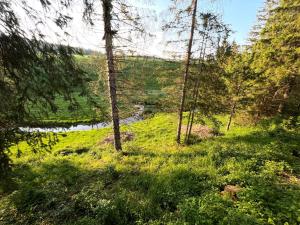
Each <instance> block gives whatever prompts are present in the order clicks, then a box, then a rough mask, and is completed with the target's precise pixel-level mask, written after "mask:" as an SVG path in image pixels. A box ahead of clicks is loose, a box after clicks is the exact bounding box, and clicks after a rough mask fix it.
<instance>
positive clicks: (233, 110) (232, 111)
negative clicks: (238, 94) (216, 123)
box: [226, 102, 236, 131]
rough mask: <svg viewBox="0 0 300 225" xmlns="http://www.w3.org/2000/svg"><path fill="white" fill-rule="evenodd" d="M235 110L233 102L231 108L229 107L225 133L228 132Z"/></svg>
mask: <svg viewBox="0 0 300 225" xmlns="http://www.w3.org/2000/svg"><path fill="white" fill-rule="evenodd" d="M235 108H236V102H234V103H233V105H232V107H231V111H230V117H229V120H228V124H227V129H226V130H227V131H229V129H230V125H231V121H232V117H233V116H234V113H235Z"/></svg>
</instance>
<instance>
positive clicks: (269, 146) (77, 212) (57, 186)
mask: <svg viewBox="0 0 300 225" xmlns="http://www.w3.org/2000/svg"><path fill="white" fill-rule="evenodd" d="M219 119H220V120H221V121H222V122H223V125H222V126H221V129H220V133H219V135H218V136H215V137H211V138H208V139H205V140H200V139H195V140H194V143H193V145H186V146H183V145H177V144H175V141H174V140H175V132H176V115H175V114H164V113H160V114H157V115H155V116H154V117H152V118H149V119H146V120H144V121H141V122H137V123H134V124H131V125H129V126H123V127H122V131H123V132H125V131H126V132H130V133H132V134H133V140H131V141H127V142H124V143H123V148H124V151H123V152H122V153H118V152H116V151H115V150H114V149H113V146H112V145H111V144H107V143H105V142H104V139H105V138H106V137H107V136H109V135H110V134H111V130H110V129H109V128H105V129H101V130H91V131H85V132H69V133H60V134H59V143H58V144H56V145H55V146H54V147H53V148H52V149H51V150H49V151H45V150H44V151H41V152H37V153H35V154H34V153H32V152H31V151H30V149H29V148H28V146H27V144H26V143H21V144H20V145H19V146H18V148H20V149H22V152H23V153H22V155H21V157H20V158H18V157H16V156H15V155H14V156H13V162H14V168H13V173H12V177H11V179H10V180H8V181H7V184H6V185H2V186H1V188H2V189H1V192H0V196H1V197H0V224H3V225H11V224H20V225H21V224H22V225H26V224H44V225H46V224H47V225H50V224H51V225H52V224H53V225H54V224H55V225H57V224H63V225H71V224H72V225H73V224H75V225H93V224H95V225H96V224H97V225H98V224H111V225H116V224H152V225H154V224H155V225H158V224H203V225H212V224H230V225H234V224H236V225H240V224H243V225H250V224H251V225H252V224H274V225H275V224H284V225H296V224H299V223H300V177H299V174H300V157H299V156H300V152H299V149H300V141H299V140H300V132H299V130H297V129H287V127H286V126H282V125H278V124H276V123H274V121H265V122H264V123H261V124H258V125H257V126H253V125H251V126H250V125H249V126H240V125H239V124H237V123H234V125H233V127H232V129H231V130H230V131H229V132H225V124H226V123H225V121H226V120H227V117H219ZM11 150H12V151H13V152H14V151H16V150H17V147H14V148H12V149H11ZM230 187H231V188H233V190H232V191H230V190H229V191H228V189H230Z"/></svg>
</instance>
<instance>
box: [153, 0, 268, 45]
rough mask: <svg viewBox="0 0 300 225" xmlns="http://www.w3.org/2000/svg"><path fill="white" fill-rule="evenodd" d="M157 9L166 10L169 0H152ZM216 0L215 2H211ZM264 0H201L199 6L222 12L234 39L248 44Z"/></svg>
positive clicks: (239, 42)
mask: <svg viewBox="0 0 300 225" xmlns="http://www.w3.org/2000/svg"><path fill="white" fill-rule="evenodd" d="M152 2H153V4H154V5H155V7H154V8H155V9H156V10H157V11H158V12H159V11H164V10H166V9H167V8H168V5H169V3H170V1H169V0H152ZM210 2H214V3H210ZM263 4H264V0H199V8H200V10H201V8H206V7H208V8H210V9H213V10H214V11H215V12H217V13H219V14H221V16H222V17H223V20H224V22H225V23H226V24H230V25H231V28H232V30H233V31H235V33H234V34H232V39H233V40H235V41H236V42H237V43H238V44H241V45H243V44H246V43H247V38H248V34H249V31H250V30H251V28H252V26H253V25H254V24H255V22H256V15H257V12H258V10H259V9H261V8H262V7H263Z"/></svg>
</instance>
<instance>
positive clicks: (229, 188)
mask: <svg viewBox="0 0 300 225" xmlns="http://www.w3.org/2000/svg"><path fill="white" fill-rule="evenodd" d="M241 189H242V188H241V187H240V186H238V185H226V186H225V187H224V190H223V191H221V195H225V196H229V197H230V198H231V199H232V200H234V201H236V200H237V193H238V192H239V191H241Z"/></svg>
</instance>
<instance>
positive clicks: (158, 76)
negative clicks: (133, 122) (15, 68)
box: [31, 55, 180, 124]
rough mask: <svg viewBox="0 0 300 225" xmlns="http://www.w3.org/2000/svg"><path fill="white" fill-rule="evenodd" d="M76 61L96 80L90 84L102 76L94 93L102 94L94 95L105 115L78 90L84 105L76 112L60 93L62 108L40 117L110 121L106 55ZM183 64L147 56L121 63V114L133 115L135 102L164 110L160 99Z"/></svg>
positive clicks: (56, 120)
mask: <svg viewBox="0 0 300 225" xmlns="http://www.w3.org/2000/svg"><path fill="white" fill-rule="evenodd" d="M76 60H77V62H78V64H79V65H80V67H81V68H82V69H84V70H85V71H86V72H87V74H88V76H89V77H90V79H91V80H92V81H91V82H90V86H95V85H96V83H97V80H98V79H99V78H98V77H99V76H100V79H99V87H98V90H93V91H92V92H93V93H95V92H98V96H96V95H93V97H94V98H95V100H96V101H97V103H98V104H99V105H100V106H101V107H102V111H104V112H105V113H104V115H103V113H101V112H100V111H99V110H97V109H96V108H95V107H94V106H92V105H91V104H90V103H89V102H88V101H87V98H86V97H85V96H79V93H80V91H78V93H75V98H76V100H77V102H78V103H79V105H80V107H79V108H78V109H77V110H76V111H69V110H68V106H69V103H68V102H66V101H65V100H64V99H63V98H62V97H61V96H57V98H56V104H57V106H58V111H57V112H56V113H52V112H51V110H50V109H49V110H48V113H49V115H48V116H46V115H41V116H39V118H40V119H41V120H42V121H43V122H44V123H47V124H64V123H82V122H86V123H88V122H93V121H104V120H107V116H108V114H109V113H107V112H109V110H108V106H109V101H108V97H107V96H106V94H105V89H106V81H105V79H106V78H105V76H103V75H101V73H103V71H105V67H104V63H105V60H104V58H103V57H102V56H89V55H86V56H76ZM179 66H180V64H179V63H176V62H168V61H164V60H161V59H151V58H150V59H144V58H142V57H137V58H133V57H132V58H127V59H126V60H125V61H124V62H123V63H122V64H121V65H120V70H121V73H120V74H119V78H118V79H119V83H118V85H119V88H118V91H119V92H120V95H119V100H120V104H119V107H120V109H121V112H120V113H121V117H123V118H125V117H128V116H130V115H131V113H130V109H131V108H132V107H129V105H131V106H132V105H134V104H143V105H145V106H146V111H161V106H159V102H160V100H161V99H162V98H163V97H165V93H164V91H163V88H165V87H170V86H171V85H173V84H174V82H175V80H176V79H178V77H180V76H178V74H179V72H177V70H178V68H179ZM103 67H104V68H103ZM124 81H125V82H124ZM94 89H95V87H94ZM128 91H129V93H128ZM164 107H169V106H166V104H165V103H164ZM31 111H32V112H34V113H35V114H36V115H38V112H39V111H40V110H39V108H38V107H32V109H31Z"/></svg>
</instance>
